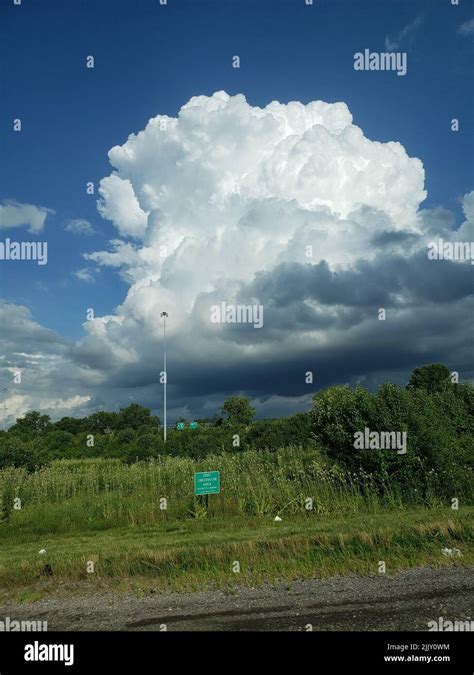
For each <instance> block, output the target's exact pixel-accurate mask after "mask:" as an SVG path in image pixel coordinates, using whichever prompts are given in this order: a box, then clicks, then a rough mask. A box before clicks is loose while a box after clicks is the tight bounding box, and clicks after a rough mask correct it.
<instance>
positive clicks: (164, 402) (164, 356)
mask: <svg viewBox="0 0 474 675" xmlns="http://www.w3.org/2000/svg"><path fill="white" fill-rule="evenodd" d="M160 316H162V317H163V372H164V374H165V381H164V385H165V391H164V400H163V411H164V415H163V416H164V425H163V441H164V442H165V443H166V385H167V384H168V373H167V371H166V317H167V316H168V312H161V314H160Z"/></svg>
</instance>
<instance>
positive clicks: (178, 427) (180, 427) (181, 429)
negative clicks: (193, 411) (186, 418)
mask: <svg viewBox="0 0 474 675" xmlns="http://www.w3.org/2000/svg"><path fill="white" fill-rule="evenodd" d="M176 428H177V429H178V430H179V431H183V429H184V422H178V424H177V425H176Z"/></svg>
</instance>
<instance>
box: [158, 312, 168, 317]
mask: <svg viewBox="0 0 474 675" xmlns="http://www.w3.org/2000/svg"><path fill="white" fill-rule="evenodd" d="M160 316H168V312H161V314H160Z"/></svg>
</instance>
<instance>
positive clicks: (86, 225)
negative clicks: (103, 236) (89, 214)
mask: <svg viewBox="0 0 474 675" xmlns="http://www.w3.org/2000/svg"><path fill="white" fill-rule="evenodd" d="M64 229H65V230H66V232H72V234H85V235H87V236H91V235H92V234H95V230H94V228H93V227H92V225H91V224H90V222H89V221H88V220H86V219H85V218H75V219H73V220H69V221H68V223H67V225H66V227H65V228H64Z"/></svg>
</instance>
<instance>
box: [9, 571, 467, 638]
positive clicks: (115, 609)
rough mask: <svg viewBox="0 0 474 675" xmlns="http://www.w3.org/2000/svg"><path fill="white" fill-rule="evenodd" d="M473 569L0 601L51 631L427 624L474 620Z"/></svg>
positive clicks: (361, 627)
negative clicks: (224, 589)
mask: <svg viewBox="0 0 474 675" xmlns="http://www.w3.org/2000/svg"><path fill="white" fill-rule="evenodd" d="M473 590H474V568H472V567H470V568H466V567H452V568H441V569H431V568H419V569H414V570H409V571H405V572H401V573H398V574H396V575H393V576H389V575H380V576H372V577H364V578H361V577H335V578H331V579H326V580H309V581H301V582H293V583H291V584H280V585H277V586H267V587H263V588H258V589H251V588H241V589H238V590H236V591H235V592H232V593H224V592H221V591H207V592H203V593H195V594H189V595H184V594H172V595H166V596H163V595H161V596H160V595H151V596H147V597H145V598H137V597H135V596H134V595H132V594H130V593H126V594H122V595H118V594H117V595H116V594H105V593H104V594H100V595H99V594H96V595H92V596H87V597H83V598H71V599H62V598H52V599H48V600H41V601H39V602H35V603H32V604H21V605H4V606H1V607H0V620H3V618H4V617H7V616H8V617H10V619H11V620H14V619H17V620H33V619H36V620H41V621H47V622H48V630H72V631H76V630H131V631H159V630H165V629H166V630H169V631H185V630H195V631H196V630H197V631H207V630H213V631H262V630H263V631H265V630H278V631H304V630H309V624H310V625H311V626H312V629H313V630H315V631H329V630H331V631H337V630H363V631H390V630H420V631H426V630H428V621H430V620H438V617H444V619H447V620H451V621H452V620H455V619H457V620H463V621H466V620H474V602H473Z"/></svg>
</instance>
